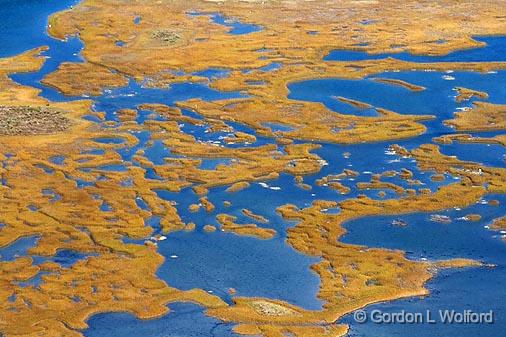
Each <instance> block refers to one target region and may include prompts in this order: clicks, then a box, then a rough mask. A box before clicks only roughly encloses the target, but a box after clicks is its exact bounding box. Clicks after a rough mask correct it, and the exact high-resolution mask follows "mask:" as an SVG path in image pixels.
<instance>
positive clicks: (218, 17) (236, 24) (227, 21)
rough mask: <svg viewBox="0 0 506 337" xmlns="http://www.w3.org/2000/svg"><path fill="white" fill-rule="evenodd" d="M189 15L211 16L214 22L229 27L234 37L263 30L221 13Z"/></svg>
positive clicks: (195, 14) (193, 14)
mask: <svg viewBox="0 0 506 337" xmlns="http://www.w3.org/2000/svg"><path fill="white" fill-rule="evenodd" d="M187 14H188V15H190V16H202V15H203V16H209V17H210V19H211V20H212V22H214V23H216V24H219V25H222V26H225V27H229V28H230V29H229V31H228V33H229V34H232V35H245V34H250V33H254V32H258V31H261V30H262V27H260V26H258V25H255V24H251V23H243V22H240V21H239V20H237V19H235V18H228V17H226V16H224V15H222V14H220V13H200V12H189V13H187Z"/></svg>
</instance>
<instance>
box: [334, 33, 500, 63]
mask: <svg viewBox="0 0 506 337" xmlns="http://www.w3.org/2000/svg"><path fill="white" fill-rule="evenodd" d="M505 39H506V37H505V36H487V37H477V36H475V37H474V40H476V41H479V42H482V43H483V44H484V46H483V47H479V48H472V49H465V50H458V51H454V52H451V53H449V54H447V55H442V56H427V55H413V54H410V53H408V52H400V53H382V54H369V53H366V52H363V51H355V50H333V51H331V52H330V53H329V54H328V55H326V56H325V58H324V60H326V61H363V60H381V59H384V58H387V57H391V58H395V59H398V60H402V61H408V62H421V63H427V62H482V61H489V62H491V61H497V62H504V61H506V44H505V42H504V41H505Z"/></svg>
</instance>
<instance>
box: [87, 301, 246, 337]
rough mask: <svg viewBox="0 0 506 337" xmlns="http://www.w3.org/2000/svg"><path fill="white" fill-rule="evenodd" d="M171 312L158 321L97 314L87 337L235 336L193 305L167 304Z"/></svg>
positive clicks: (90, 322) (123, 314)
mask: <svg viewBox="0 0 506 337" xmlns="http://www.w3.org/2000/svg"><path fill="white" fill-rule="evenodd" d="M168 307H169V309H170V310H171V312H170V313H169V314H167V315H165V316H163V317H162V318H160V319H156V320H149V321H141V320H139V319H136V318H135V317H133V316H132V315H129V314H126V313H115V314H98V315H95V316H93V317H92V318H90V320H89V321H88V325H89V326H90V328H89V329H88V330H86V331H85V332H84V335H85V336H86V337H105V336H107V337H125V336H150V337H182V336H192V337H208V336H220V337H229V336H237V335H236V334H234V333H232V332H231V329H232V326H231V325H230V324H223V323H221V322H220V321H217V320H215V319H213V318H209V317H206V316H204V314H203V312H202V308H200V307H198V306H196V305H194V304H185V303H174V304H170V305H169V306H168Z"/></svg>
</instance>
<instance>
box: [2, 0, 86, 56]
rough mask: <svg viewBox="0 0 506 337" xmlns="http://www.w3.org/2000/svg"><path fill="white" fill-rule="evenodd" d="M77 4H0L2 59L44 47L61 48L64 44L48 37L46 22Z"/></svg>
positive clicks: (43, 0) (42, 0)
mask: <svg viewBox="0 0 506 337" xmlns="http://www.w3.org/2000/svg"><path fill="white" fill-rule="evenodd" d="M77 2H78V0H59V1H48V0H0V18H2V20H0V57H6V56H13V55H16V54H19V53H22V52H24V51H26V50H28V49H32V48H37V47H40V46H44V45H47V46H62V45H63V43H62V42H60V41H57V40H54V39H52V38H50V37H49V36H48V35H47V34H46V28H45V27H46V24H47V18H48V16H49V15H50V14H52V13H55V12H58V11H61V10H63V9H66V8H68V7H69V6H71V5H74V4H76V3H77ZM13 37H14V38H13Z"/></svg>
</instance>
